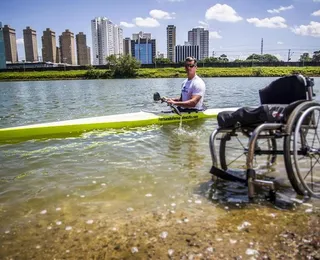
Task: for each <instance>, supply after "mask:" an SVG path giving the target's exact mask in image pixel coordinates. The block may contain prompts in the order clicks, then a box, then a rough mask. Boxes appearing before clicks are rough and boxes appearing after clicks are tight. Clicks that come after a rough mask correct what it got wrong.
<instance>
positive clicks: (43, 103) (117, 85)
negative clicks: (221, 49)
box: [0, 78, 320, 258]
mask: <svg viewBox="0 0 320 260" xmlns="http://www.w3.org/2000/svg"><path fill="white" fill-rule="evenodd" d="M274 79H275V78H205V79H204V81H205V83H206V86H207V93H206V99H205V103H206V105H207V106H208V107H209V108H216V107H219V108H222V107H240V106H247V105H248V106H249V105H258V104H259V96H258V90H259V89H260V88H262V87H264V86H266V85H267V84H269V83H270V82H271V81H272V80H274ZM181 81H182V79H134V80H127V79H124V80H85V81H84V80H68V81H38V82H1V83H0V127H1V128H3V127H10V126H19V125H25V124H33V123H43V122H52V121H59V120H67V119H76V118H85V117H93V116H103V115H112V114H122V113H130V112H138V111H140V110H141V109H150V110H156V109H159V110H161V109H164V108H166V107H165V105H164V104H158V103H154V102H153V101H152V98H153V93H154V92H156V91H157V92H159V93H160V94H161V95H163V96H178V95H179V91H180V83H181ZM319 92H320V78H315V93H318V94H319ZM319 95H320V94H319ZM216 126H217V124H216V120H214V119H209V120H203V121H201V120H199V121H194V122H188V123H183V124H182V127H179V124H169V125H164V126H158V125H153V126H148V127H140V128H135V129H121V130H106V131H92V132H88V133H84V134H82V135H80V136H76V137H68V138H53V139H46V140H30V141H25V142H20V143H13V144H2V145H0V165H1V167H0V219H1V225H0V242H2V243H0V244H2V248H1V249H2V250H3V251H2V252H3V256H6V257H7V256H15V254H16V252H17V251H19V248H21V247H22V246H24V245H26V241H29V242H28V243H27V245H28V246H31V247H32V248H33V250H37V249H39V248H44V247H45V243H46V242H45V241H47V240H48V237H50V236H52V230H53V229H54V230H55V235H56V236H60V237H61V236H64V235H65V234H66V233H67V234H68V232H69V233H70V232H76V230H77V232H78V233H79V234H78V236H81V234H82V233H81V230H83V229H86V230H87V231H88V230H89V229H88V228H85V227H87V226H90V227H91V229H92V230H95V228H94V225H97V223H99V221H101V220H102V219H108V220H109V222H108V223H113V224H111V225H112V226H109V227H108V228H112V227H116V226H117V225H120V224H119V223H122V222H126V221H130V219H131V218H134V216H139V215H140V216H141V215H144V214H148V213H150V212H155V211H161V210H163V211H173V212H174V211H179V210H180V211H185V212H189V213H190V212H191V213H192V214H195V215H197V214H203V212H204V211H206V210H211V209H212V208H215V210H214V211H213V212H211V214H216V215H217V216H219V214H221V213H220V211H219V210H218V209H217V208H216V207H215V206H216V205H219V204H223V205H224V203H228V202H229V203H230V202H232V201H237V202H240V203H244V204H246V203H247V199H246V188H245V187H244V188H241V187H238V186H236V187H235V186H232V185H230V186H226V187H225V188H226V191H221V193H220V195H219V196H217V197H210V196H208V187H209V181H210V179H211V176H210V174H209V170H210V167H211V157H210V152H209V146H208V140H209V135H210V133H211V132H212V131H213V129H214V128H215V127H216ZM274 172H275V173H274V175H275V176H276V177H277V178H278V180H279V182H280V183H281V186H282V192H283V194H284V196H287V197H288V198H290V197H291V198H295V194H294V192H293V191H292V189H291V187H290V185H289V183H288V181H287V177H286V174H285V170H284V165H283V159H281V158H279V161H278V164H277V167H276V169H275V170H274ZM261 203H262V205H264V206H262V207H266V208H269V207H271V208H272V206H270V204H269V203H268V202H264V201H263V200H262V202H261ZM309 203H311V204H314V203H315V204H317V202H316V201H314V200H311V202H309ZM195 209H197V210H195ZM201 212H202V213H201ZM96 229H97V230H98V227H97V226H96ZM97 230H95V231H96V232H98V231H97ZM1 240H2V241H1ZM30 241H31V242H30ZM67 250H69V249H67ZM20 256H21V255H20ZM38 257H39V256H38ZM40 258H41V256H40ZM58 258H59V257H58Z"/></svg>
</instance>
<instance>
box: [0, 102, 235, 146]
mask: <svg viewBox="0 0 320 260" xmlns="http://www.w3.org/2000/svg"><path fill="white" fill-rule="evenodd" d="M236 109H237V108H224V109H207V110H205V111H198V112H183V113H181V114H182V115H181V116H179V115H177V114H175V113H170V112H142V111H141V112H137V113H129V114H117V115H109V116H100V117H91V118H82V119H73V120H66V121H58V122H52V123H41V124H33V125H26V126H17V127H10V128H2V129H0V142H1V143H3V142H10V141H13V140H16V139H22V140H28V139H35V138H43V137H48V138H49V137H53V136H57V135H72V134H76V133H82V132H87V131H91V130H98V129H107V128H112V129H119V128H132V127H138V126H146V125H152V124H168V123H174V122H180V120H181V117H182V121H190V120H195V119H201V118H212V117H216V116H217V115H218V113H219V112H221V111H226V110H229V111H230V110H232V111H233V110H236Z"/></svg>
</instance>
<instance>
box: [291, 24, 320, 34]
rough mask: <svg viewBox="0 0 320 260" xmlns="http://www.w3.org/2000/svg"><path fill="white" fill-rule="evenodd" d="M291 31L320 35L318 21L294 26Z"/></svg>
mask: <svg viewBox="0 0 320 260" xmlns="http://www.w3.org/2000/svg"><path fill="white" fill-rule="evenodd" d="M291 31H292V32H294V33H295V34H298V35H302V36H312V37H320V23H318V22H313V21H311V22H310V24H308V25H300V26H295V27H294V28H291Z"/></svg>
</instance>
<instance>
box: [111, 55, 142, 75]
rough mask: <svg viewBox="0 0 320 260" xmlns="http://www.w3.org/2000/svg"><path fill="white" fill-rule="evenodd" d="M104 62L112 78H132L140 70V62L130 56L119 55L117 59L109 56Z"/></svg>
mask: <svg viewBox="0 0 320 260" xmlns="http://www.w3.org/2000/svg"><path fill="white" fill-rule="evenodd" d="M106 60H107V64H109V67H110V70H111V73H112V76H113V77H114V78H134V77H135V76H136V73H137V69H138V68H140V62H139V61H138V60H136V59H135V58H134V57H132V56H130V55H124V56H122V55H121V56H120V57H119V58H117V57H116V56H115V55H110V56H108V57H107V58H106Z"/></svg>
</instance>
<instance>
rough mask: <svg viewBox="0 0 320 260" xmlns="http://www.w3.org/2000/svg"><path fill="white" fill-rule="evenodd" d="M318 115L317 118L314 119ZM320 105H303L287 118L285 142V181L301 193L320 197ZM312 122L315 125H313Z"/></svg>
mask: <svg viewBox="0 0 320 260" xmlns="http://www.w3.org/2000/svg"><path fill="white" fill-rule="evenodd" d="M316 112H317V117H315V116H316ZM319 119H320V104H319V103H317V102H305V103H303V104H301V105H300V106H298V107H297V108H296V109H295V110H294V111H293V113H292V115H291V116H290V118H289V120H288V125H287V128H286V134H287V135H286V137H285V139H284V142H285V143H284V157H285V166H286V170H287V174H288V178H289V180H290V182H291V185H292V187H293V188H294V190H295V191H296V192H297V193H298V194H300V195H305V194H308V195H309V196H312V197H318V198H319V197H320V188H319V187H320V161H319V159H320V152H319V151H320V129H319ZM312 123H315V124H312Z"/></svg>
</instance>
